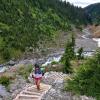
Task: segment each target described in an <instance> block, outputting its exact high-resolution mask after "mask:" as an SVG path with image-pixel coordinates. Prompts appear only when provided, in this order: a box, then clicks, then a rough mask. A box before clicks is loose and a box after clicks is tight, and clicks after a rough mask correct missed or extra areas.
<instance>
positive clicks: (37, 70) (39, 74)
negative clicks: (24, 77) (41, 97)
mask: <svg viewBox="0 0 100 100" xmlns="http://www.w3.org/2000/svg"><path fill="white" fill-rule="evenodd" d="M42 76H43V73H42V70H41V68H40V66H39V65H38V64H35V70H34V72H33V74H32V78H34V80H35V84H36V86H37V89H38V90H40V82H41V79H42Z"/></svg>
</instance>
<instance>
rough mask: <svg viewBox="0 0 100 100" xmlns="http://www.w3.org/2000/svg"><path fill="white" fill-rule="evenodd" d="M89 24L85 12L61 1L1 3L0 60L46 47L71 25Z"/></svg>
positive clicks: (15, 0)
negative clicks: (28, 50) (59, 32)
mask: <svg viewBox="0 0 100 100" xmlns="http://www.w3.org/2000/svg"><path fill="white" fill-rule="evenodd" d="M88 22H89V20H88V16H86V15H85V13H84V11H83V9H81V8H78V7H74V6H73V5H71V4H70V3H66V2H62V1H60V0H19V1H18V0H0V61H1V62H3V61H4V60H5V59H6V60H9V59H11V58H18V57H20V55H21V54H22V52H24V51H25V49H26V47H33V48H38V47H40V46H42V45H43V44H46V43H47V41H49V40H53V39H54V37H55V34H56V33H57V31H58V30H69V29H71V24H75V25H76V26H77V25H78V26H80V25H86V24H87V23H88Z"/></svg>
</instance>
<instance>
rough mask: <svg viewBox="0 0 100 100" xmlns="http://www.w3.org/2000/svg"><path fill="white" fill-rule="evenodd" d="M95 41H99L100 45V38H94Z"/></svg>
mask: <svg viewBox="0 0 100 100" xmlns="http://www.w3.org/2000/svg"><path fill="white" fill-rule="evenodd" d="M93 40H94V41H96V42H97V43H98V47H100V38H93Z"/></svg>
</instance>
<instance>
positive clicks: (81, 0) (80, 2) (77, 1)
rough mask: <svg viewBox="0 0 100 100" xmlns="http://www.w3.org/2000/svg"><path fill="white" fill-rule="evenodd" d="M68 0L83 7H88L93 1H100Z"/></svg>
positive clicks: (94, 1)
mask: <svg viewBox="0 0 100 100" xmlns="http://www.w3.org/2000/svg"><path fill="white" fill-rule="evenodd" d="M63 1H65V0H63ZM66 1H68V2H70V3H73V4H74V5H75V6H81V7H86V6H88V5H89V4H93V3H98V2H99V3H100V0H66Z"/></svg>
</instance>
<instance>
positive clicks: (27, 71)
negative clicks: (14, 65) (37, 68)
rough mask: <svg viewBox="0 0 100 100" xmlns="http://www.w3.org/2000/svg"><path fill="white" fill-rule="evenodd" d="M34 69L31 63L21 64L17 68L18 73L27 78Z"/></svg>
mask: <svg viewBox="0 0 100 100" xmlns="http://www.w3.org/2000/svg"><path fill="white" fill-rule="evenodd" d="M32 69H33V66H32V65H31V64H30V65H26V66H21V67H19V69H18V70H17V73H18V74H19V75H21V76H22V77H23V78H25V79H27V78H28V76H29V75H30V73H31V71H32Z"/></svg>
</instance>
